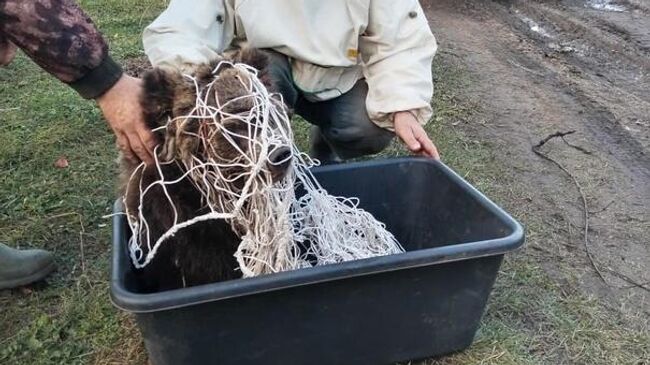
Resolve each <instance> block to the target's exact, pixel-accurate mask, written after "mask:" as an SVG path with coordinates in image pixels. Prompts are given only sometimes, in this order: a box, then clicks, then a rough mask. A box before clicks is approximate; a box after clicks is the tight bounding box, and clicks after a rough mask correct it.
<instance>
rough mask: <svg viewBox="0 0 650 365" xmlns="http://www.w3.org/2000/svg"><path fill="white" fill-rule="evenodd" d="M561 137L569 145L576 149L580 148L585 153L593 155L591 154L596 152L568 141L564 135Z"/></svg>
mask: <svg viewBox="0 0 650 365" xmlns="http://www.w3.org/2000/svg"><path fill="white" fill-rule="evenodd" d="M561 138H562V140H563V141H564V143H566V144H567V145H568V146H570V147H573V148H575V149H576V150H578V151H580V152H582V153H584V154H585V155H590V156H591V155H593V154H594V153H593V152H591V151H589V150H586V149H584V148H583V147H580V146H578V145H575V144H573V143H571V142H569V141H567V140H566V138H564V136H562V137H561Z"/></svg>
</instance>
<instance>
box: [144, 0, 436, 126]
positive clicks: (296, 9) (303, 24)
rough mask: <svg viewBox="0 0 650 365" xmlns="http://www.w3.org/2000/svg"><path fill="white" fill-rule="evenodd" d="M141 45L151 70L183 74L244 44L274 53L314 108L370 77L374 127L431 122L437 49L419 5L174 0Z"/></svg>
mask: <svg viewBox="0 0 650 365" xmlns="http://www.w3.org/2000/svg"><path fill="white" fill-rule="evenodd" d="M143 42H144V49H145V52H146V54H147V56H148V57H149V59H150V61H151V62H152V64H153V65H154V66H161V65H165V66H173V67H179V68H182V66H183V64H186V63H200V62H206V61H207V60H210V59H212V58H215V57H216V56H217V55H218V54H220V53H222V52H223V51H225V50H228V49H230V48H236V47H240V46H242V45H243V44H244V43H246V44H247V45H249V46H252V47H256V48H271V49H274V50H276V51H278V52H280V53H283V54H285V55H287V56H288V57H289V58H290V60H291V64H292V73H293V78H294V82H295V84H296V85H297V86H298V87H299V88H300V89H301V90H302V91H303V92H304V93H305V95H306V97H307V98H308V99H310V100H312V101H321V100H328V99H332V98H335V97H337V96H339V95H341V94H342V93H345V92H347V91H348V90H350V89H351V88H352V86H353V85H354V84H355V83H356V81H358V80H359V79H360V78H364V77H365V79H366V81H367V83H368V86H369V91H368V97H367V99H366V107H367V110H368V114H369V116H370V119H371V120H373V121H374V122H375V123H377V124H378V125H379V126H381V127H384V128H387V129H391V130H392V129H393V123H392V114H393V113H395V112H398V111H412V112H413V113H414V114H415V115H416V116H417V118H418V120H419V121H420V123H422V124H424V123H426V122H427V121H428V120H429V118H430V117H431V114H432V111H431V106H430V100H431V96H432V94H433V82H432V75H431V61H432V59H433V56H434V54H435V52H436V47H437V45H436V40H435V38H434V36H433V35H432V34H431V30H430V29H429V25H428V22H427V20H426V18H425V16H424V13H423V11H422V8H421V6H420V4H419V2H418V1H417V0H171V2H170V4H169V7H168V8H167V9H166V10H165V11H164V12H163V13H162V14H161V15H160V16H159V17H158V18H157V19H156V20H155V21H154V22H153V23H152V24H151V25H149V26H148V27H147V28H146V29H145V31H144V38H143Z"/></svg>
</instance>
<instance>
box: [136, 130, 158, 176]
mask: <svg viewBox="0 0 650 365" xmlns="http://www.w3.org/2000/svg"><path fill="white" fill-rule="evenodd" d="M136 129H137V132H136V133H137V135H138V138H139V139H140V142H141V147H142V149H143V150H144V153H145V154H146V157H145V158H142V156H141V159H142V161H144V162H145V163H146V164H147V165H149V164H151V163H153V162H154V158H153V157H154V149H155V148H156V145H157V144H158V141H157V140H156V138H155V136H154V134H153V132H151V130H149V129H148V128H146V127H145V126H144V123H142V122H141V123H138V125H137V127H136ZM138 156H140V155H139V154H138Z"/></svg>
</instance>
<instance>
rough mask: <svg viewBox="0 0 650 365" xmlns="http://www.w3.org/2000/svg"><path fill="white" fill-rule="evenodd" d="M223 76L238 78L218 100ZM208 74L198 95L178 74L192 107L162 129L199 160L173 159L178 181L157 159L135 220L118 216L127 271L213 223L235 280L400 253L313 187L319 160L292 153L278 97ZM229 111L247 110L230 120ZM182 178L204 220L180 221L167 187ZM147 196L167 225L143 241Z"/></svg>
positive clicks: (348, 208)
mask: <svg viewBox="0 0 650 365" xmlns="http://www.w3.org/2000/svg"><path fill="white" fill-rule="evenodd" d="M222 68H223V69H234V70H235V71H236V72H237V77H236V79H237V80H238V82H239V83H240V84H241V85H239V86H241V90H243V93H242V95H238V96H236V97H233V98H231V99H230V100H220V97H219V93H218V92H215V90H216V91H218V86H217V84H216V83H217V82H219V80H220V74H221V72H222V71H223V69H222ZM213 75H215V76H214V80H213V81H212V82H210V83H209V84H207V85H205V86H203V87H201V86H200V85H199V81H197V79H196V78H195V77H193V76H190V75H184V76H185V77H186V78H187V79H188V80H191V82H192V83H193V85H194V88H195V92H196V106H195V107H194V108H193V109H192V110H191V112H190V113H188V115H184V116H180V117H175V118H171V119H170V120H169V121H168V123H167V125H166V126H165V128H166V130H167V131H180V133H181V135H182V137H183V138H191V139H194V140H195V141H196V142H197V144H196V145H198V146H200V148H199V150H200V151H201V153H198V154H192V155H191V156H190V157H189V158H186V159H182V160H180V161H176V162H177V163H179V166H182V170H183V171H184V173H183V174H182V176H181V177H178V178H175V179H169V180H167V179H168V177H165V176H164V175H163V169H162V168H161V165H163V164H166V163H169V162H164V161H159V159H158V157H156V161H155V162H156V171H157V174H158V180H156V181H154V182H153V183H151V184H150V185H149V186H146V187H143V186H142V181H140V182H139V184H140V186H139V194H140V195H139V206H138V212H129V211H127V212H126V216H127V218H128V222H129V227H130V229H131V238H130V241H129V250H130V255H131V259H132V261H133V264H134V266H135V267H136V268H142V267H144V266H146V265H148V264H149V263H150V262H151V260H152V259H154V257H155V255H156V253H157V251H158V249H159V248H160V246H161V245H162V244H164V243H165V241H167V240H168V239H170V238H171V237H173V236H174V235H175V234H177V233H178V231H179V230H180V229H182V228H185V227H188V226H191V225H193V224H196V223H198V222H204V221H207V220H213V219H224V220H226V221H228V222H229V223H230V225H231V226H232V227H233V230H234V231H235V232H236V233H237V234H238V235H239V236H240V237H241V243H240V244H239V246H238V249H237V251H236V253H235V257H236V259H237V262H238V263H239V268H240V270H241V272H242V274H243V276H244V277H252V276H257V275H262V274H268V273H274V272H280V271H286V270H294V269H298V268H304V267H311V266H314V265H325V264H332V263H338V262H343V261H348V260H357V259H363V258H368V257H374V256H380V255H389V254H395V253H399V252H402V251H403V249H402V247H401V246H400V245H399V243H398V242H397V241H396V240H395V238H394V237H393V235H392V234H391V233H390V232H388V231H387V230H386V228H385V225H384V224H382V223H380V222H378V221H377V220H376V219H375V218H374V217H373V216H372V215H371V214H370V213H368V212H366V211H364V210H362V209H361V208H359V207H358V205H359V201H358V199H356V198H343V197H335V196H332V195H329V194H328V193H327V192H326V191H325V189H323V187H322V186H321V185H320V184H319V183H318V182H317V181H316V179H315V178H314V176H313V175H312V173H311V171H310V168H311V167H313V166H316V165H318V164H319V163H318V161H317V160H312V159H311V158H309V156H307V155H306V154H304V153H301V152H300V151H299V150H298V149H297V147H296V145H295V144H294V143H293V134H292V131H291V128H290V118H289V116H288V114H287V112H286V110H285V108H284V107H282V102H281V96H280V95H279V94H271V93H269V91H268V90H267V89H266V87H265V86H264V84H263V83H262V82H261V81H260V80H259V79H258V78H257V70H255V69H254V68H252V67H250V66H248V65H245V64H239V63H237V64H234V63H231V62H228V61H222V62H220V63H219V64H218V65H217V67H216V68H215V69H214V71H213ZM238 105H248V106H250V109H247V110H245V111H244V112H235V113H233V112H232V109H237V108H236V106H238ZM189 123H199V126H198V128H196V129H194V130H195V131H198V132H185V131H184V129H186V128H185V127H186V126H188V125H189ZM233 126H235V127H233ZM241 126H245V127H246V128H245V129H244V128H242V127H241ZM176 134H177V136H176V137H178V132H176ZM216 138H220V141H225V142H224V143H227V144H228V148H229V149H230V150H232V151H235V156H230V157H228V156H227V154H225V153H222V151H223V148H222V146H220V145H215V144H214V141H215V139H216ZM177 140H178V138H177ZM177 143H178V142H177ZM281 149H282V150H285V149H286V150H288V151H289V152H290V153H289V154H287V156H286V158H284V159H283V160H282V161H271V159H270V156H273V154H274V153H276V152H277V151H281ZM156 154H157V150H156ZM285 165H286V166H288V167H287V168H288V169H287V171H286V173H285V175H284V176H283V177H282V178H281V179H279V180H278V181H274V178H273V171H272V170H273V169H275V168H279V167H281V166H285ZM143 170H144V165H140V166H138V168H137V169H136V170H135V171H134V173H133V175H132V176H131V180H134V179H135V177H134V176H136V175H138V174H139V175H140V176H142V175H143V174H142V171H143ZM185 179H189V180H191V182H192V184H193V185H194V187H195V188H196V189H197V191H198V192H199V193H200V195H201V197H202V198H201V199H202V203H203V204H205V206H206V207H207V208H208V209H209V212H208V213H206V214H203V215H198V216H196V217H192V218H190V219H188V220H185V221H183V222H180V221H179V214H178V211H177V207H176V205H175V203H174V201H173V200H172V198H171V195H170V194H169V192H168V190H167V187H168V186H170V185H172V184H177V183H179V182H181V181H183V180H185ZM131 180H130V183H131V182H135V181H131ZM298 186H300V187H301V189H302V190H304V191H305V194H304V195H303V196H301V197H297V196H296V195H295V189H296V187H298ZM154 188H157V189H158V188H159V189H161V190H162V192H163V194H162V196H164V197H165V199H167V201H168V203H169V205H170V206H171V209H172V211H173V217H174V221H173V225H172V226H171V227H170V228H169V230H167V232H165V233H164V234H163V235H161V236H160V237H159V238H158V239H157V240H156V241H155V242H151V237H150V234H149V225H148V224H147V222H146V219H145V217H144V215H143V208H144V204H145V203H144V202H145V196H146V195H147V194H149V193H151V191H152V190H153V189H154ZM126 198H127V197H126V196H125V197H124V199H125V201H126ZM205 239H207V240H210V239H214V238H211V237H206V238H205ZM215 244H217V243H215ZM144 248H146V252H145V249H144Z"/></svg>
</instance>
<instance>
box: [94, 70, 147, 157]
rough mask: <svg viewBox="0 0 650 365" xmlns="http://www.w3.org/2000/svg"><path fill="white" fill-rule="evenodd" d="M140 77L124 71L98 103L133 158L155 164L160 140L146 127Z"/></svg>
mask: <svg viewBox="0 0 650 365" xmlns="http://www.w3.org/2000/svg"><path fill="white" fill-rule="evenodd" d="M141 88H142V83H141V81H140V79H136V78H134V77H131V76H128V75H126V74H124V75H122V77H121V78H120V79H119V81H118V82H117V83H116V84H115V85H113V87H112V88H111V89H109V90H108V91H107V92H106V93H104V94H103V95H102V96H100V97H99V98H97V104H99V107H100V108H101V110H102V113H104V117H105V118H106V121H107V122H108V124H109V125H110V127H111V129H112V130H113V132H114V133H115V138H116V142H117V145H118V147H119V148H120V150H122V153H124V156H125V157H126V158H127V159H129V160H131V161H133V162H138V161H143V162H144V163H146V164H147V165H150V164H153V162H154V160H153V150H154V147H156V144H157V141H156V139H155V137H154V135H153V133H152V132H151V130H150V129H149V128H147V126H146V124H145V122H144V119H143V116H142V108H141V106H140V92H141Z"/></svg>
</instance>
